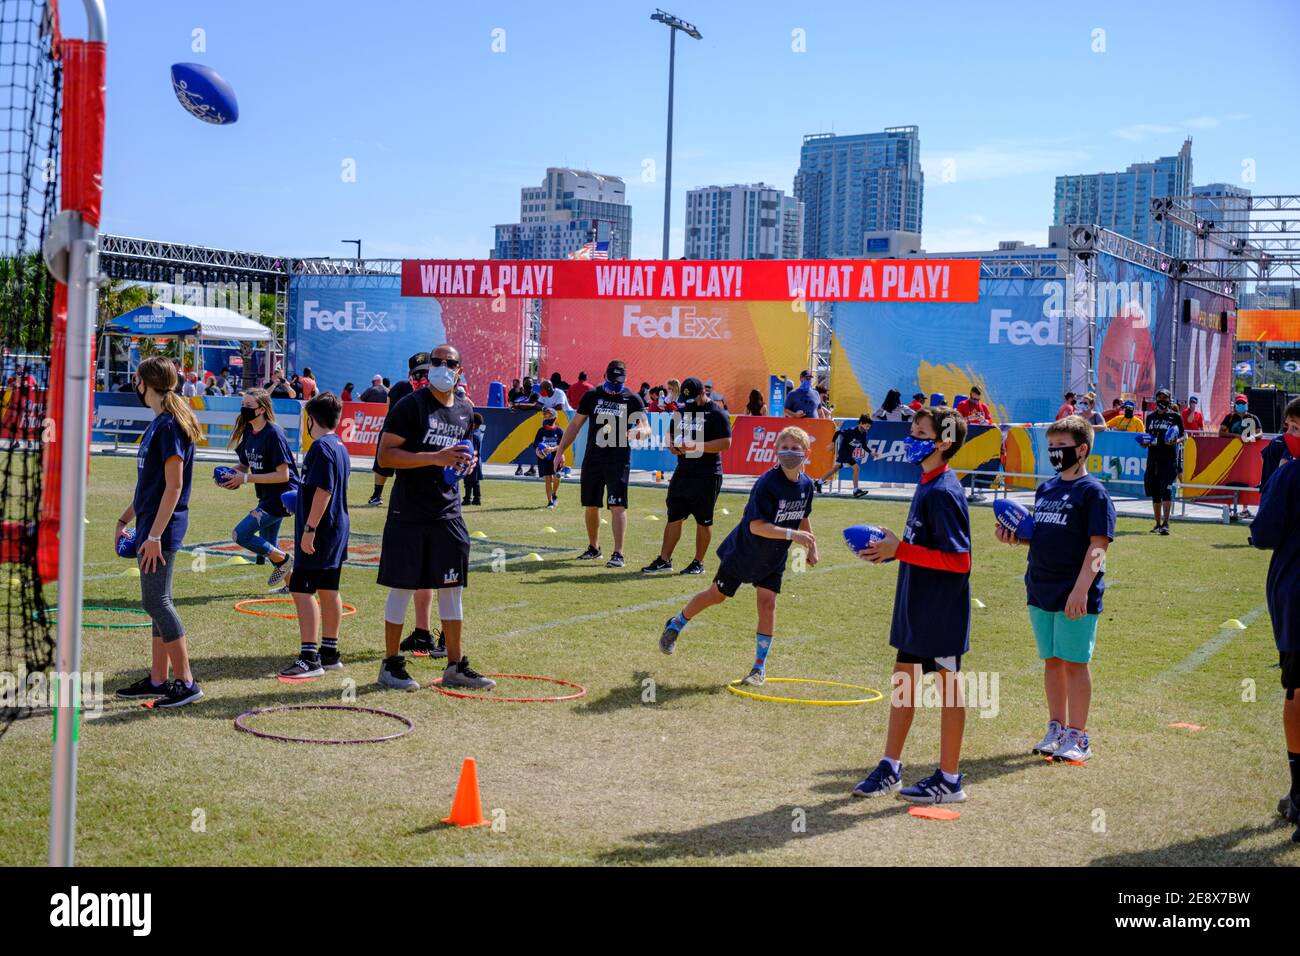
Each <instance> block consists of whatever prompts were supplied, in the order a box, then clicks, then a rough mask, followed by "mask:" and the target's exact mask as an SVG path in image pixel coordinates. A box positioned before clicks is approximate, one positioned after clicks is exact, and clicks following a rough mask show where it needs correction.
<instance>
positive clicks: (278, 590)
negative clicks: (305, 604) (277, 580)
mask: <svg viewBox="0 0 1300 956" xmlns="http://www.w3.org/2000/svg"><path fill="white" fill-rule="evenodd" d="M271 593H272V594H292V593H293V592H291V591H290V590H289V585H287V584H286V585H285V586H284V587H282V588H276V589H275V590H274V591H272V592H271Z"/></svg>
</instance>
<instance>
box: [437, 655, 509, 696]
mask: <svg viewBox="0 0 1300 956" xmlns="http://www.w3.org/2000/svg"><path fill="white" fill-rule="evenodd" d="M442 686H443V687H468V688H470V689H471V690H491V689H492V688H493V687H496V686H497V682H496V681H494V680H493V679H492V678H491V677H484V676H483V675H482V674H480V673H479V672H478V671H476V670H474V668H472V667H470V666H469V658H468V657H462V658H461V659H460V660H458V661H456V662H454V663H452V664H449V665H447V667H446V669H445V670H444V671H443V672H442Z"/></svg>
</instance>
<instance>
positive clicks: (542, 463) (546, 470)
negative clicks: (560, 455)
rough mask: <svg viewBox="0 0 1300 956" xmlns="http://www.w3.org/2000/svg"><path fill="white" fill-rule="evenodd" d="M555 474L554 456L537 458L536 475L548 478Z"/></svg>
mask: <svg viewBox="0 0 1300 956" xmlns="http://www.w3.org/2000/svg"><path fill="white" fill-rule="evenodd" d="M554 474H555V456H554V455H552V456H550V457H549V458H539V459H537V477H538V478H550V477H551V476H553V475H554Z"/></svg>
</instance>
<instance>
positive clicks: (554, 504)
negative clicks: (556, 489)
mask: <svg viewBox="0 0 1300 956" xmlns="http://www.w3.org/2000/svg"><path fill="white" fill-rule="evenodd" d="M550 506H551V507H552V508H558V507H559V506H560V499H559V497H558V496H557V497H555V498H552V499H551V505H550Z"/></svg>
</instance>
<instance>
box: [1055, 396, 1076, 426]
mask: <svg viewBox="0 0 1300 956" xmlns="http://www.w3.org/2000/svg"><path fill="white" fill-rule="evenodd" d="M1074 399H1075V394H1074V392H1066V393H1065V401H1064V402H1062V403H1061V407H1060V408H1058V409H1057V410H1056V420H1057V421H1058V422H1059V421H1060V420H1061V419H1062V418H1065V417H1067V416H1069V415H1073V414H1074Z"/></svg>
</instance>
